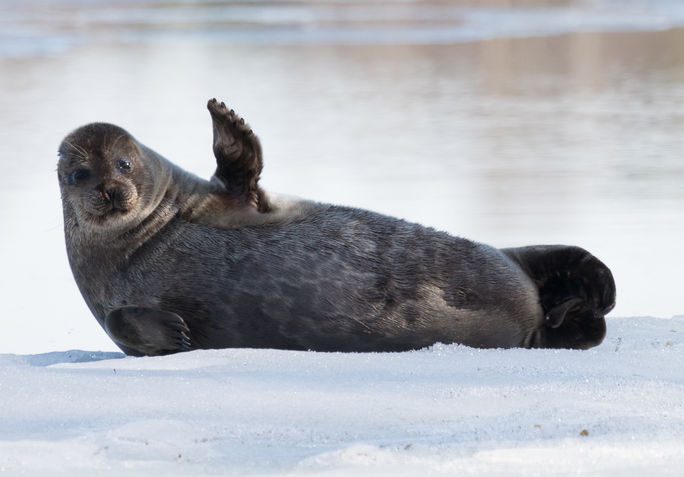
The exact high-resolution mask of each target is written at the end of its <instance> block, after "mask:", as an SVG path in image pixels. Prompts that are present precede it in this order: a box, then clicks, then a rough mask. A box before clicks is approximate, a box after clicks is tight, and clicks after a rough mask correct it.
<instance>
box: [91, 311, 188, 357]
mask: <svg viewBox="0 0 684 477" xmlns="http://www.w3.org/2000/svg"><path fill="white" fill-rule="evenodd" d="M105 331H106V332H107V334H108V335H109V337H110V338H112V340H114V342H115V343H116V344H117V346H119V348H121V349H122V350H123V351H124V353H126V354H128V355H133V356H158V355H163V354H171V353H178V352H180V351H189V350H191V349H192V343H191V341H190V330H189V329H188V327H187V325H186V324H185V321H183V318H181V317H180V316H178V315H177V314H175V313H171V312H170V311H163V310H156V309H154V308H144V307H139V306H124V307H122V308H117V309H116V310H113V311H111V312H110V313H109V314H108V315H107V317H106V318H105Z"/></svg>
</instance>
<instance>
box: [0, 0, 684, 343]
mask: <svg viewBox="0 0 684 477" xmlns="http://www.w3.org/2000/svg"><path fill="white" fill-rule="evenodd" d="M683 26H684V2H680V1H677V0H669V1H667V0H652V1H637V0H621V1H619V0H614V1H611V0H546V1H543V0H536V1H535V0H527V1H525V0H519V1H514V0H508V1H505V0H499V1H495V0H491V1H479V2H477V1H472V0H471V1H465V0H462V1H458V0H457V1H447V0H427V1H419V0H415V1H411V0H330V1H326V0H320V1H305V0H259V1H252V2H249V1H219V0H209V1H173V0H166V1H161V0H160V1H147V2H143V1H136V0H96V1H86V0H54V1H46V0H42V1H40V0H23V1H19V0H0V167H1V169H0V170H1V171H2V174H0V263H1V264H2V271H1V272H0V293H1V294H2V295H1V300H2V306H1V307H0V325H1V326H2V330H3V332H2V333H1V334H0V351H1V352H41V351H49V350H57V349H68V348H82V349H103V350H111V349H115V347H114V345H113V344H112V343H111V342H110V341H109V339H108V338H107V337H106V336H105V334H104V332H103V331H101V330H100V328H99V326H98V325H97V323H96V322H95V320H94V318H92V316H91V315H90V312H89V311H88V310H87V308H86V307H85V304H84V303H83V300H82V299H81V297H80V295H79V292H78V290H77V288H76V286H75V284H74V282H73V279H72V277H71V272H70V270H69V267H68V263H67V261H66V254H65V251H64V242H63V236H62V218H61V206H60V199H59V191H58V186H57V181H56V173H55V164H56V160H57V156H56V150H57V146H58V144H59V142H60V141H61V139H62V137H63V136H64V135H65V134H66V133H68V132H69V131H70V130H72V129H74V128H75V127H77V126H80V125H82V124H85V123H87V122H90V121H107V122H113V123H116V124H119V125H121V126H123V127H124V128H126V129H127V130H129V131H130V132H131V133H132V134H133V135H134V136H136V138H138V139H139V140H140V141H141V142H143V143H145V144H146V145H148V146H150V147H152V148H153V149H155V150H157V151H158V152H160V153H161V154H163V155H165V156H166V157H168V158H169V159H171V160H173V161H174V162H176V163H178V164H180V165H181V166H183V167H184V168H186V169H189V170H191V171H193V172H195V173H197V174H199V175H202V176H204V177H209V176H210V175H211V174H212V173H213V169H214V159H213V156H212V152H211V123H210V119H209V115H208V113H207V112H206V109H205V104H206V101H207V99H209V98H211V97H217V98H220V99H222V100H225V101H226V102H227V103H228V104H229V105H230V106H231V107H233V108H235V109H236V110H237V111H238V112H239V113H240V114H241V115H243V117H245V118H246V119H247V121H248V122H249V123H250V124H251V125H252V127H253V128H254V130H255V132H256V133H257V134H258V135H259V136H260V138H261V140H262V144H263V147H264V154H265V169H264V173H263V176H262V177H263V179H262V184H263V185H264V187H265V188H266V189H267V190H273V191H278V192H284V193H289V194H295V195H299V196H302V197H306V198H311V199H316V200H320V201H325V202H334V203H340V204H347V205H353V206H359V207H364V208H369V209H373V210H377V211H380V212H383V213H387V214H391V215H395V216H400V217H403V218H406V219H408V220H411V221H417V222H421V223H423V224H426V225H431V226H434V227H436V228H439V229H442V230H446V231H448V232H450V233H453V234H456V235H461V236H465V237H468V238H471V239H474V240H478V241H482V242H487V243H490V244H492V245H495V246H499V247H504V246H516V245H525V244H532V243H572V244H577V245H581V246H583V247H585V248H588V249H590V250H591V251H592V252H594V253H595V254H596V255H597V256H599V257H600V258H601V259H602V260H604V261H605V262H606V263H607V264H608V265H609V266H610V267H611V268H612V269H613V272H614V275H615V278H616V281H617V285H618V306H617V307H616V309H615V311H614V312H613V315H614V316H641V315H650V316H661V317H670V316H672V315H675V314H681V313H684V303H683V300H682V296H681V288H682V285H681V283H682V280H681V278H680V277H681V275H682V272H683V269H684V257H683V254H682V249H683V247H682V245H681V243H682V237H683V236H684V234H683V232H684V220H683V219H684V212H683V206H684V187H683V184H684V182H683V181H684V161H683V160H682V157H681V156H682V152H683V151H684V139H683V138H684V135H683V134H682V133H683V131H684V30H682V29H681V27H683ZM609 326H610V323H609Z"/></svg>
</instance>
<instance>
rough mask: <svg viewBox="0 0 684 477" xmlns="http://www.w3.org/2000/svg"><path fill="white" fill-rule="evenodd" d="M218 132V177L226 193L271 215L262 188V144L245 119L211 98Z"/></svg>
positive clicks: (214, 125)
mask: <svg viewBox="0 0 684 477" xmlns="http://www.w3.org/2000/svg"><path fill="white" fill-rule="evenodd" d="M207 109H209V113H210V114H211V120H212V123H213V129H214V155H215V156H216V172H215V173H214V177H215V178H216V179H218V180H219V181H220V182H221V183H222V184H223V185H224V187H225V189H226V191H227V192H228V193H229V194H230V195H232V196H234V197H236V198H239V199H242V200H244V202H245V203H246V204H249V205H250V206H253V207H256V208H257V209H258V210H259V212H267V211H268V209H269V206H268V201H267V200H266V196H265V194H264V192H263V191H262V190H261V189H260V188H259V187H258V185H257V182H258V181H259V174H261V169H262V168H263V160H262V155H261V144H260V143H259V138H257V137H256V135H255V134H254V132H253V131H252V129H251V128H250V127H249V125H248V124H247V123H245V120H244V119H242V118H241V117H240V116H238V115H237V114H236V113H235V111H233V110H232V109H230V110H229V109H228V108H227V107H226V105H225V104H224V103H219V102H218V101H216V99H211V100H209V102H208V103H207Z"/></svg>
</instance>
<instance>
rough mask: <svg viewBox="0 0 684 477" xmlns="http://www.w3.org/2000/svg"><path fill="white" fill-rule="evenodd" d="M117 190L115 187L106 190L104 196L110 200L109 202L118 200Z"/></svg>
mask: <svg viewBox="0 0 684 477" xmlns="http://www.w3.org/2000/svg"><path fill="white" fill-rule="evenodd" d="M116 195H117V191H116V189H114V188H113V187H110V188H109V189H107V190H105V193H104V196H105V198H107V199H108V200H109V202H114V201H115V200H116Z"/></svg>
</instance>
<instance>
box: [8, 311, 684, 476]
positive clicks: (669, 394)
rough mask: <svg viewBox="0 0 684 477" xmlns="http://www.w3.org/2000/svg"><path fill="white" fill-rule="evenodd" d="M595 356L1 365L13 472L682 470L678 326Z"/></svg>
mask: <svg viewBox="0 0 684 477" xmlns="http://www.w3.org/2000/svg"><path fill="white" fill-rule="evenodd" d="M608 329H609V334H608V337H607V338H606V340H605V342H604V343H603V344H602V345H601V346H599V347H597V348H594V349H592V350H589V351H570V350H522V349H513V350H478V349H472V348H467V347H464V346H458V345H441V344H437V345H435V346H433V347H431V348H429V349H424V350H420V351H414V352H406V353H361V354H356V353H352V354H344V353H314V352H292V351H278V350H253V349H228V350H215V351H214V350H212V351H194V352H190V353H184V354H178V355H172V356H166V357H157V358H129V357H123V355H122V354H120V353H110V352H88V351H66V352H53V353H47V354H39V355H15V354H5V355H0V473H2V474H3V475H19V474H21V475H29V476H31V475H36V476H44V475H68V476H81V475H83V476H97V475H152V474H154V473H156V474H158V475H332V476H335V475H352V474H353V475H417V474H428V475H443V474H448V475H456V474H458V475H473V474H474V475H643V474H644V473H645V472H646V471H648V473H649V474H650V475H681V472H682V468H683V467H684V404H683V403H684V369H683V368H682V362H683V361H684V359H683V358H684V339H683V338H684V335H683V333H684V317H675V318H673V319H658V318H612V319H609V321H608Z"/></svg>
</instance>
